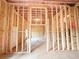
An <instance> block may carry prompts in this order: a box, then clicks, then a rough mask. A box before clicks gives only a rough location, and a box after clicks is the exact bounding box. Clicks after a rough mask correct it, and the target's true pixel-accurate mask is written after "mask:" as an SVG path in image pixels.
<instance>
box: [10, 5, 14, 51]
mask: <svg viewBox="0 0 79 59" xmlns="http://www.w3.org/2000/svg"><path fill="white" fill-rule="evenodd" d="M13 23H14V5H12V14H11V40H10V52H12V48H13V47H12V46H11V45H12V40H13V38H12V36H13Z"/></svg>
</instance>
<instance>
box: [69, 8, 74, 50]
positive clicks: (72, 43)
mask: <svg viewBox="0 0 79 59" xmlns="http://www.w3.org/2000/svg"><path fill="white" fill-rule="evenodd" d="M69 15H70V18H69V20H70V37H71V49H72V50H74V41H73V33H72V24H71V23H72V22H71V21H72V18H71V7H69Z"/></svg>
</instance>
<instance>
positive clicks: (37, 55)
mask: <svg viewBox="0 0 79 59" xmlns="http://www.w3.org/2000/svg"><path fill="white" fill-rule="evenodd" d="M45 45H46V44H43V45H41V46H39V47H38V48H36V49H35V50H33V51H32V52H31V53H30V54H27V53H24V54H13V55H6V56H2V57H0V59H79V51H52V50H51V51H49V52H47V51H46V46H45Z"/></svg>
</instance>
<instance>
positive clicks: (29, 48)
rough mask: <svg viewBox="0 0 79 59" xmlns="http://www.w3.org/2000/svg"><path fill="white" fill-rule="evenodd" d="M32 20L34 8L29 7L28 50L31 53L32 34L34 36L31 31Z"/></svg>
mask: <svg viewBox="0 0 79 59" xmlns="http://www.w3.org/2000/svg"><path fill="white" fill-rule="evenodd" d="M31 22H32V9H31V8H29V39H28V42H29V43H28V45H29V46H28V52H29V53H30V52H31V36H32V33H31V31H32V30H31V24H32V23H31Z"/></svg>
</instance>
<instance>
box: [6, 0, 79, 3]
mask: <svg viewBox="0 0 79 59" xmlns="http://www.w3.org/2000/svg"><path fill="white" fill-rule="evenodd" d="M6 1H8V2H28V1H30V2H44V1H48V2H49V1H51V2H66V3H67V2H75V3H76V2H79V0H6Z"/></svg>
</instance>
